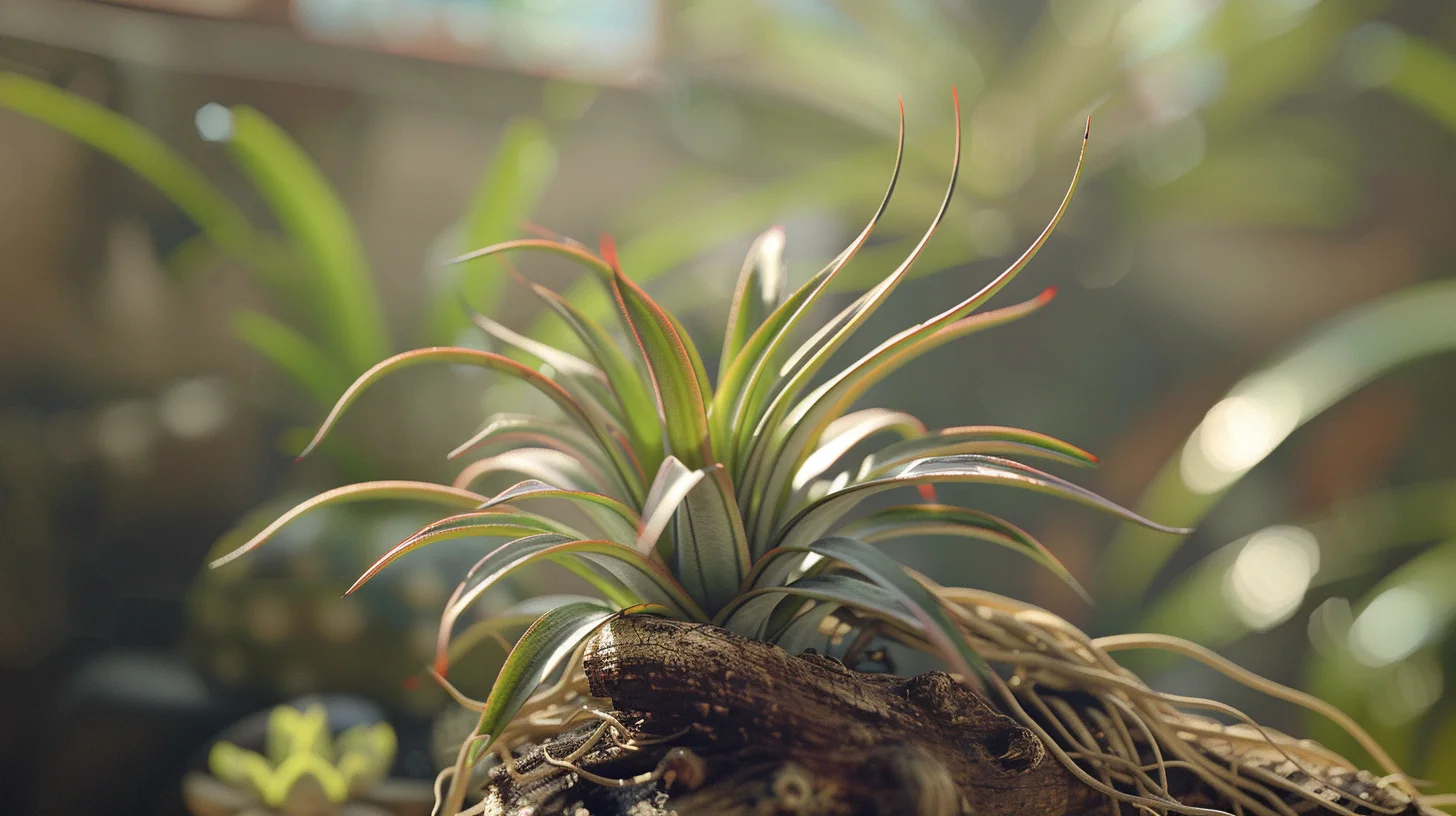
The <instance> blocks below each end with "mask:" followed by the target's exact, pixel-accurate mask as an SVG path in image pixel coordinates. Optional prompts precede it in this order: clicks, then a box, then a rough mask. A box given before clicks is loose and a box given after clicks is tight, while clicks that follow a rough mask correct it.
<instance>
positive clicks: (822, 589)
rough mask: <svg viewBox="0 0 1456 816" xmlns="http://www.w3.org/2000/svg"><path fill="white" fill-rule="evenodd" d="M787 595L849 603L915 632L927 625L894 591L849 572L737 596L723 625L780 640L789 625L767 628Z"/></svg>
mask: <svg viewBox="0 0 1456 816" xmlns="http://www.w3.org/2000/svg"><path fill="white" fill-rule="evenodd" d="M785 595H787V596H789V597H791V598H799V599H802V600H809V601H818V602H820V603H821V604H826V605H829V606H834V605H842V606H848V607H850V608H851V609H855V610H858V611H859V612H861V613H863V614H864V615H866V616H868V617H874V618H880V619H883V620H888V621H891V622H893V623H895V624H896V625H898V626H901V627H904V628H905V629H909V630H911V631H915V632H920V631H923V630H924V628H925V625H924V624H923V623H921V621H920V620H919V619H918V618H916V617H915V616H914V615H913V614H911V613H910V612H909V611H907V610H906V609H905V605H904V603H902V602H901V601H900V599H899V598H898V597H896V596H895V595H894V594H893V593H891V592H889V591H887V590H885V589H882V588H881V587H879V586H877V585H875V584H872V583H870V582H869V581H866V580H864V579H862V578H859V577H854V576H849V575H816V576H811V577H807V578H800V579H799V580H797V581H794V582H792V583H789V584H786V585H784V586H770V587H761V588H759V589H754V590H750V591H749V592H745V593H744V594H743V595H740V596H739V597H737V598H735V599H734V602H733V604H732V605H731V606H730V607H728V608H725V609H724V610H723V614H722V615H720V620H721V623H720V624H719V625H721V626H722V627H723V628H725V629H728V630H729V631H732V632H737V633H739V634H741V635H743V636H744V637H752V638H755V639H763V640H768V641H770V642H774V641H777V640H779V638H781V637H783V636H784V635H785V634H786V633H787V631H788V628H787V627H785V629H784V631H782V632H777V633H775V632H769V631H767V629H768V627H769V626H770V622H771V619H772V617H773V614H774V613H775V612H777V611H778V610H779V609H780V608H782V607H781V603H782V601H783V600H784V599H783V597H782V596H785ZM799 617H803V616H802V615H800V616H798V617H796V618H794V620H795V621H797V620H798V619H799Z"/></svg>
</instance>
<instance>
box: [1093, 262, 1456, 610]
mask: <svg viewBox="0 0 1456 816" xmlns="http://www.w3.org/2000/svg"><path fill="white" fill-rule="evenodd" d="M1452 315H1456V280H1446V281H1435V282H1432V283H1423V284H1419V285H1416V286H1411V287H1408V288H1406V289H1403V290H1401V291H1399V292H1395V293H1393V294H1389V295H1386V296H1384V297H1381V298H1379V299H1378V300H1375V301H1372V302H1370V303H1367V304H1364V305H1361V306H1358V307H1356V308H1354V309H1351V310H1349V311H1348V312H1345V313H1344V314H1342V315H1340V316H1338V317H1336V318H1335V319H1334V320H1332V321H1330V322H1328V323H1326V324H1325V325H1324V326H1321V327H1320V328H1318V329H1316V330H1315V331H1313V332H1312V333H1310V334H1309V335H1308V336H1306V337H1305V338H1304V339H1303V340H1302V341H1300V342H1299V343H1297V344H1295V345H1294V346H1293V347H1291V348H1290V349H1289V350H1288V351H1287V352H1285V353H1284V354H1282V355H1280V356H1279V357H1278V358H1276V359H1275V360H1274V361H1272V362H1271V363H1269V364H1268V365H1266V366H1264V367H1263V368H1261V369H1259V370H1258V371H1255V372H1254V373H1252V374H1250V375H1248V376H1247V377H1245V378H1244V379H1242V380H1240V381H1239V382H1238V383H1237V384H1236V385H1235V386H1234V387H1233V388H1232V389H1230V391H1229V392H1228V394H1227V395H1226V396H1225V397H1224V399H1223V400H1221V401H1219V403H1217V404H1216V405H1215V406H1214V407H1213V408H1212V409H1210V411H1209V413H1208V415H1207V416H1205V417H1204V420H1203V422H1202V423H1200V424H1199V426H1198V427H1197V428H1196V429H1194V431H1193V433H1192V435H1190V437H1189V438H1188V441H1187V442H1185V443H1184V445H1183V446H1181V447H1180V448H1179V452H1178V455H1177V456H1176V457H1174V458H1173V459H1172V460H1170V461H1169V462H1167V463H1166V464H1165V465H1164V466H1163V469H1162V470H1161V471H1160V472H1159V473H1158V475H1157V477H1156V478H1155V479H1154V480H1153V483H1152V484H1151V485H1150V486H1149V487H1148V489H1147V490H1146V491H1144V492H1143V495H1142V498H1141V499H1140V500H1139V502H1138V505H1137V506H1138V509H1139V511H1141V512H1142V513H1144V514H1145V515H1152V516H1156V517H1158V518H1161V519H1167V520H1168V521H1169V522H1170V523H1172V524H1177V525H1182V526H1196V525H1197V524H1198V523H1199V522H1200V521H1202V520H1203V518H1204V516H1205V515H1206V514H1207V513H1208V512H1209V511H1210V510H1212V509H1213V507H1214V506H1215V505H1216V504H1217V503H1218V501H1219V499H1221V498H1222V497H1223V495H1224V494H1225V493H1226V492H1228V490H1229V489H1230V488H1231V487H1233V485H1234V484H1236V483H1237V482H1238V481H1239V479H1241V478H1243V476H1244V475H1245V474H1246V473H1248V472H1249V471H1250V470H1251V469H1253V468H1254V467H1255V466H1256V465H1258V464H1259V463H1260V462H1262V461H1263V460H1264V459H1265V458H1266V457H1267V456H1268V455H1269V454H1270V453H1272V452H1273V451H1274V450H1275V449H1276V448H1277V447H1278V446H1279V445H1280V444H1281V443H1283V441H1284V440H1285V439H1286V438H1288V437H1289V435H1290V434H1292V433H1294V431H1296V430H1297V429H1298V428H1299V427H1300V426H1302V425H1303V424H1304V423H1306V422H1308V421H1309V420H1311V419H1313V418H1315V417H1316V416H1318V415H1319V414H1320V413H1321V412H1323V411H1324V410H1325V409H1326V408H1329V407H1330V406H1331V405H1334V404H1335V403H1337V402H1339V401H1340V400H1342V399H1344V398H1345V397H1347V396H1349V395H1350V394H1351V393H1353V392H1355V391H1356V390H1358V389H1359V388H1361V387H1362V386H1364V385H1365V384H1367V383H1369V382H1370V381H1372V380H1374V379H1376V378H1378V377H1380V376H1383V375H1384V374H1386V373H1387V372H1389V371H1390V370H1391V369H1394V368H1396V367H1398V366H1400V365H1403V364H1405V363H1407V362H1410V361H1412V360H1416V359H1419V358H1421V357H1426V356H1430V355H1432V354H1440V353H1445V352H1450V351H1453V350H1456V320H1453V319H1452ZM1180 543H1181V540H1173V541H1169V540H1166V539H1163V538H1159V537H1156V536H1151V535H1149V534H1148V533H1146V532H1145V531H1141V530H1138V529H1136V528H1131V527H1124V528H1123V529H1122V530H1120V531H1119V533H1118V535H1117V537H1116V538H1115V539H1114V540H1113V542H1112V545H1111V547H1110V548H1109V550H1108V553H1107V555H1106V557H1104V558H1103V559H1102V561H1101V563H1100V567H1101V571H1100V576H1099V577H1100V578H1101V579H1102V582H1101V585H1102V586H1105V587H1109V588H1110V589H1111V591H1110V592H1108V593H1106V594H1107V595H1108V596H1110V597H1112V598H1114V599H1120V600H1118V604H1119V606H1120V607H1121V608H1122V609H1124V610H1125V609H1127V608H1129V607H1132V606H1136V605H1138V604H1139V603H1141V601H1142V599H1143V594H1144V593H1145V592H1146V591H1147V587H1148V585H1149V584H1151V583H1152V581H1153V579H1154V578H1155V577H1156V576H1157V574H1158V572H1159V571H1160V570H1161V569H1162V567H1163V564H1164V563H1166V561H1167V560H1168V558H1169V557H1170V556H1171V555H1172V554H1173V552H1174V551H1175V550H1176V549H1177V548H1178V546H1179V545H1180Z"/></svg>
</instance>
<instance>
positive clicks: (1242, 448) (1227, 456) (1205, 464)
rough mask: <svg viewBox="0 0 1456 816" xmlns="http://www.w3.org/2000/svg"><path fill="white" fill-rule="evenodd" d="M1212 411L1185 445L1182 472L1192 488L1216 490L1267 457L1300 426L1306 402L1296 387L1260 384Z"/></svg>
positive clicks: (1221, 402) (1202, 492) (1231, 397)
mask: <svg viewBox="0 0 1456 816" xmlns="http://www.w3.org/2000/svg"><path fill="white" fill-rule="evenodd" d="M1261 385H1264V386H1265V387H1260V388H1251V389H1249V390H1248V391H1246V392H1244V393H1241V394H1234V395H1232V396H1229V397H1227V398H1225V399H1223V400H1221V401H1220V402H1219V403H1218V404H1217V405H1214V406H1213V407H1212V408H1210V409H1209V411H1208V414H1207V415H1206V416H1204V418H1203V422H1201V423H1199V425H1198V427H1197V428H1196V429H1195V430H1194V431H1193V435H1192V436H1190V437H1189V439H1188V444H1187V445H1185V446H1184V448H1183V456H1182V458H1181V459H1180V461H1179V463H1178V464H1179V474H1180V475H1181V476H1182V477H1183V483H1184V484H1185V485H1187V486H1188V489H1189V490H1192V491H1193V492H1194V493H1199V494H1204V495H1207V494H1210V493H1217V492H1218V491H1220V490H1223V489H1224V488H1226V487H1228V486H1229V485H1231V484H1233V483H1234V482H1235V481H1237V480H1238V479H1239V477H1240V476H1243V475H1244V474H1245V473H1246V472H1248V470H1249V469H1250V468H1252V467H1253V466H1254V465H1257V464H1258V463H1259V462H1261V461H1263V459H1264V457H1266V456H1268V455H1269V454H1270V452H1272V451H1273V450H1274V449H1275V448H1276V447H1278V446H1279V443H1280V442H1283V441H1284V438H1285V437H1287V436H1288V435H1289V433H1290V432H1291V431H1293V430H1294V428H1295V426H1296V425H1298V424H1299V420H1300V415H1301V408H1302V405H1301V400H1300V398H1299V394H1298V392H1297V391H1295V390H1294V389H1293V388H1289V387H1284V388H1281V387H1278V386H1279V383H1267V384H1261Z"/></svg>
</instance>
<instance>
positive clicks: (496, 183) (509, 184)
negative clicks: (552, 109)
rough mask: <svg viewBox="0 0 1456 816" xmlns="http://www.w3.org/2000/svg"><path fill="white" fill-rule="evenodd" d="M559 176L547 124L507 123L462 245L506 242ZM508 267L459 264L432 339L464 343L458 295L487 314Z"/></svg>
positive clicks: (438, 309) (465, 223)
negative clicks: (461, 340) (552, 181)
mask: <svg viewBox="0 0 1456 816" xmlns="http://www.w3.org/2000/svg"><path fill="white" fill-rule="evenodd" d="M555 175H556V147H555V146H554V145H553V144H552V142H551V139H550V137H549V135H548V134H547V131H546V128H545V126H544V125H542V124H541V123H540V122H538V121H536V120H534V119H526V118H517V119H513V120H511V122H509V123H508V124H507V125H506V129H505V132H504V133H503V134H502V135H501V138H500V142H499V144H498V145H497V146H496V150H495V155H494V156H492V157H491V160H490V164H489V166H488V167H487V169H486V172H485V175H484V176H483V177H482V178H481V180H480V183H479V185H478V186H477V188H476V192H475V197H474V199H473V200H472V201H471V203H470V209H469V210H468V211H467V212H466V213H465V215H464V217H462V218H461V220H460V223H459V225H458V226H457V230H458V234H459V241H460V244H461V245H460V246H458V247H456V251H457V252H461V253H464V252H469V251H471V250H474V249H478V248H480V247H485V246H490V245H492V244H497V243H500V242H501V241H504V240H506V239H508V238H510V237H511V236H512V235H515V234H516V233H517V232H518V231H519V230H520V228H521V224H522V222H524V221H526V220H527V219H528V218H529V217H530V215H531V213H532V212H533V211H535V209H536V206H537V205H538V204H539V203H540V201H541V197H542V195H543V194H544V193H545V192H546V188H547V187H548V186H549V185H550V184H551V180H552V179H553V178H554V177H555ZM502 275H503V270H502V269H501V267H500V265H499V264H498V263H493V262H492V261H490V260H488V259H485V258H480V259H475V260H471V261H466V262H464V263H462V264H459V265H458V266H456V268H455V272H454V274H453V275H452V276H451V283H450V285H447V286H446V287H445V288H444V290H443V291H441V292H440V293H439V296H438V298H437V300H436V302H435V304H434V307H433V310H432V314H431V317H430V330H429V334H430V338H431V340H432V341H434V342H437V343H454V342H458V341H459V338H460V333H461V332H462V331H464V330H465V329H466V328H467V327H468V325H469V322H468V320H467V318H466V315H465V314H463V313H462V312H461V310H460V307H459V300H458V298H460V297H464V298H465V301H466V302H467V303H469V304H470V305H471V306H472V307H473V308H475V309H478V310H480V311H483V312H487V313H489V312H493V311H494V309H495V306H496V304H497V303H498V302H499V299H500V292H501V278H502Z"/></svg>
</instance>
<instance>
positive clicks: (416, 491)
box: [211, 481, 485, 569]
mask: <svg viewBox="0 0 1456 816" xmlns="http://www.w3.org/2000/svg"><path fill="white" fill-rule="evenodd" d="M377 499H394V500H404V501H421V502H428V503H431V504H439V505H444V506H446V507H459V508H469V507H475V506H476V505H478V504H480V503H481V502H483V501H485V497H484V496H482V495H480V494H478V493H472V492H470V491H469V490H462V489H460V488H458V487H447V486H445V485H438V484H433V483H431V482H407V481H382V482H363V483H361V484H352V485H345V486H344V487H336V488H334V489H333V490H329V491H327V492H324V493H320V494H318V495H317V496H314V497H313V498H311V499H309V500H308V501H306V502H303V503H302V504H300V505H298V506H297V507H295V508H293V509H292V510H289V511H288V512H287V513H284V514H283V515H282V516H279V518H278V520H277V521H274V522H273V523H272V524H270V525H268V526H267V527H266V528H265V529H264V530H263V531H262V532H260V533H258V534H257V535H255V536H253V537H252V538H251V539H249V540H248V542H247V543H246V544H243V545H242V546H241V547H238V548H237V549H235V550H233V551H232V552H230V553H228V554H227V555H224V556H222V557H221V558H217V559H214V560H213V562H212V564H211V566H212V567H213V569H216V568H218V567H220V566H222V565H223V564H226V563H228V562H229V561H232V560H234V559H237V558H241V557H242V556H243V555H245V554H247V553H249V552H251V551H253V550H254V549H256V548H257V547H258V546H259V545H261V544H262V543H263V542H265V541H267V540H268V539H269V538H272V537H273V534H274V533H276V532H278V531H279V530H280V529H282V528H283V526H284V525H286V524H288V523H289V522H291V521H293V520H294V519H296V518H298V517H299V516H302V515H304V514H305V513H308V512H310V511H313V510H317V509H318V508H320V507H325V506H332V505H337V504H347V503H350V502H356V501H374V500H377Z"/></svg>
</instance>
